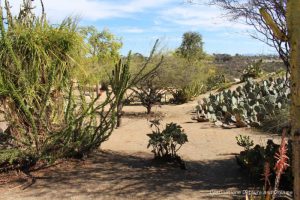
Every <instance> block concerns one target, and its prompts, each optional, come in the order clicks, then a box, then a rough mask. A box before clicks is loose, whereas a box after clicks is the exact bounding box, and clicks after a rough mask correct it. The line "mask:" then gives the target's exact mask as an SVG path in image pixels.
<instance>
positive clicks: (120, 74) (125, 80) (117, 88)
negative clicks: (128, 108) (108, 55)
mask: <svg viewBox="0 0 300 200" xmlns="http://www.w3.org/2000/svg"><path fill="white" fill-rule="evenodd" d="M130 77H131V76H130V73H129V61H128V62H127V63H125V64H123V63H122V60H120V61H119V62H118V63H117V64H116V65H115V69H114V70H113V71H112V76H111V77H110V84H111V87H112V91H113V93H114V95H115V98H116V102H117V127H119V126H120V125H121V116H122V108H123V98H124V95H125V93H126V90H127V89H128V85H129V80H130Z"/></svg>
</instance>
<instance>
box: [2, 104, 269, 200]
mask: <svg viewBox="0 0 300 200" xmlns="http://www.w3.org/2000/svg"><path fill="white" fill-rule="evenodd" d="M196 102H197V101H193V102H190V103H188V104H184V105H178V106H174V105H165V106H162V107H155V108H154V111H156V112H157V111H159V112H162V113H164V114H165V117H164V123H168V122H176V123H179V124H180V125H181V126H182V127H183V128H184V129H185V131H186V133H187V135H188V139H189V142H188V143H187V144H186V145H184V146H183V147H182V149H181V150H180V151H179V155H181V156H182V158H183V159H184V160H185V161H186V164H187V170H181V169H179V168H174V167H172V166H158V165H157V164H154V163H153V162H152V161H151V158H152V154H151V153H150V150H149V149H147V148H146V147H147V142H148V138H147V136H146V134H147V133H149V132H150V128H149V123H148V122H147V120H146V118H136V117H130V118H128V117H125V118H124V120H123V125H122V127H121V128H119V129H117V130H115V131H114V133H113V135H112V136H111V138H110V140H109V141H107V142H106V143H104V144H103V145H102V147H101V149H102V151H101V152H98V153H95V154H94V155H92V156H91V157H90V158H88V159H86V161H84V162H74V163H71V164H68V165H67V166H65V165H64V164H60V165H58V166H56V167H53V168H50V169H46V170H40V171H39V172H36V173H33V175H34V176H36V177H37V178H36V181H35V182H34V184H32V185H31V186H30V187H28V188H26V189H25V190H22V189H9V188H8V187H7V186H3V188H2V190H1V189H0V191H1V195H0V199H8V200H9V199H11V200H15V199H43V200H44V199H49V200H50V199H51V200H53V199H78V200H79V199H80V200H81V199H82V200H83V199H84V200H86V199H109V200H111V199H150V200H152V199H153V200H154V199H232V198H233V197H232V195H228V194H216V193H214V194H212V193H211V192H212V191H214V190H215V191H219V192H220V191H225V190H226V191H227V192H229V191H237V190H240V189H246V188H247V186H249V184H248V183H247V180H248V179H247V177H243V175H242V173H241V171H240V169H239V167H238V166H237V164H236V163H235V159H234V155H235V154H237V153H239V152H240V151H241V148H240V147H238V146H237V145H236V140H235V136H237V135H239V134H242V135H251V137H252V138H253V139H254V140H255V142H256V143H259V144H265V142H266V140H267V139H268V138H270V136H266V135H264V134H260V133H256V132H253V131H252V130H251V129H231V130H224V129H221V128H218V127H214V126H213V125H212V124H210V123H194V122H193V121H192V120H191V111H192V110H193V108H194V107H195V105H196ZM125 111H126V112H127V113H142V112H144V111H145V109H144V108H143V107H141V106H128V107H125Z"/></svg>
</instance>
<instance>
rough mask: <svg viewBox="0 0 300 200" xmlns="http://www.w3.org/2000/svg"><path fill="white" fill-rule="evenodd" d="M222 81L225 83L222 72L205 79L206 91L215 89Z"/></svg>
mask: <svg viewBox="0 0 300 200" xmlns="http://www.w3.org/2000/svg"><path fill="white" fill-rule="evenodd" d="M224 83H226V79H225V75H224V74H218V75H214V76H211V77H209V78H208V79H207V81H206V87H207V91H210V90H214V89H217V88H218V87H220V86H221V85H223V84H224Z"/></svg>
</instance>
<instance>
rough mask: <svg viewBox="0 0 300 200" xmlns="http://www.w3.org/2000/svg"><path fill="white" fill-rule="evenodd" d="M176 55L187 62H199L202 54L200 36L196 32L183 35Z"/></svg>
mask: <svg viewBox="0 0 300 200" xmlns="http://www.w3.org/2000/svg"><path fill="white" fill-rule="evenodd" d="M177 54H178V55H180V56H181V57H183V58H185V59H187V60H188V61H189V62H192V61H198V60H200V59H201V58H202V57H203V54H204V52H203V42H202V36H201V35H200V34H199V33H197V32H186V33H184V34H183V36H182V43H181V45H180V47H179V48H178V49H177Z"/></svg>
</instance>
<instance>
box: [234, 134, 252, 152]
mask: <svg viewBox="0 0 300 200" xmlns="http://www.w3.org/2000/svg"><path fill="white" fill-rule="evenodd" d="M235 139H236V141H237V144H238V145H239V146H241V147H243V148H244V149H245V150H246V151H247V150H249V149H250V148H251V147H252V146H253V145H254V143H253V140H251V139H250V136H243V135H239V136H236V137H235Z"/></svg>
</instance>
